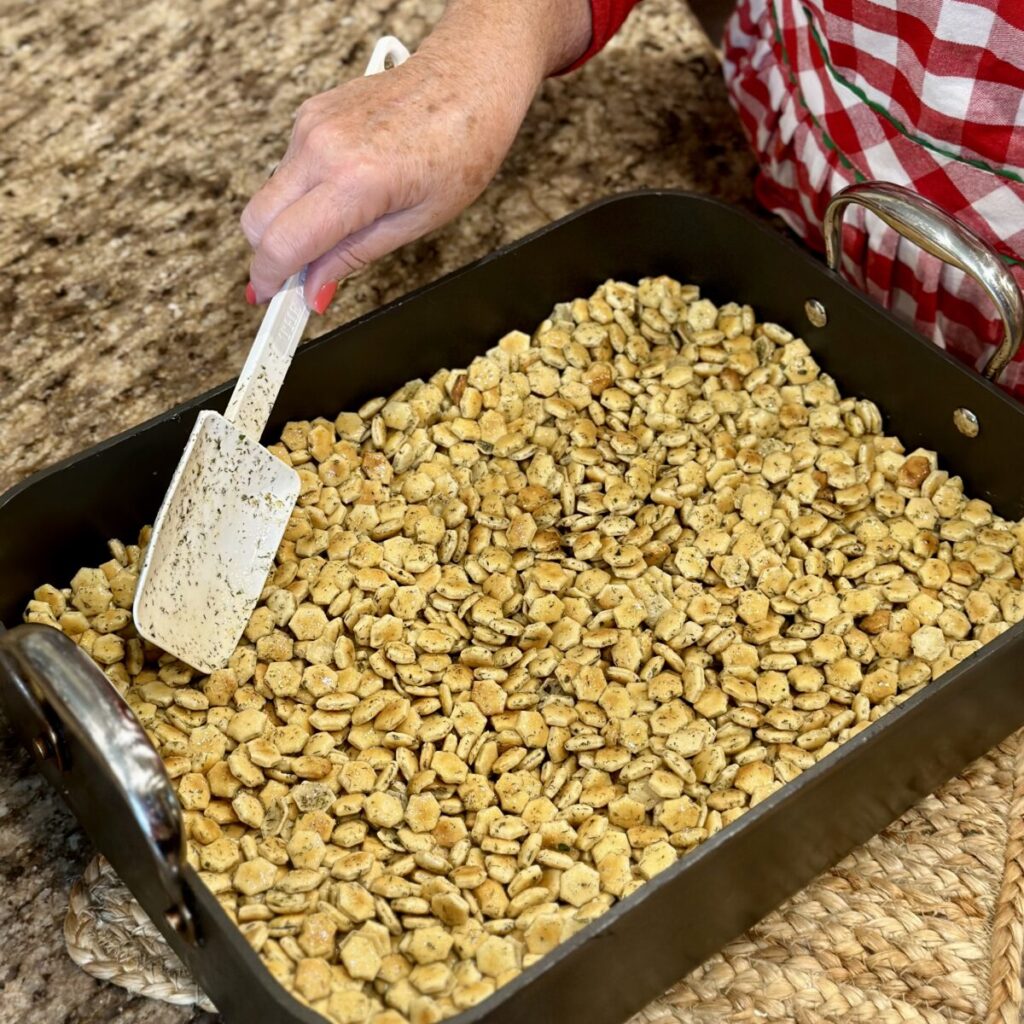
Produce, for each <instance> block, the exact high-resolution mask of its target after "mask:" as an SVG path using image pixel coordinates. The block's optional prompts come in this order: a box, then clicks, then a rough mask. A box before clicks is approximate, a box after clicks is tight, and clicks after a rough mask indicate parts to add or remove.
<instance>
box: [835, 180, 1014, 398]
mask: <svg viewBox="0 0 1024 1024" xmlns="http://www.w3.org/2000/svg"><path fill="white" fill-rule="evenodd" d="M851 204H856V205H859V206H863V207H865V209H868V210H870V211H871V212H872V213H873V214H875V216H876V217H879V218H881V219H882V220H883V221H885V223H886V224H888V225H889V227H891V228H893V230H895V231H897V232H899V234H901V235H902V236H903V237H904V238H906V239H908V240H909V241H911V242H914V243H915V244H916V245H919V246H920V247H921V248H922V249H924V250H925V252H929V253H931V254H932V255H933V256H937V257H938V258H939V259H940V260H942V261H943V262H944V263H949V264H950V265H951V266H954V267H958V268H959V269H960V270H962V271H963V272H964V273H965V274H969V275H970V276H971V277H973V278H974V280H975V281H977V282H978V284H980V285H981V287H982V288H984V289H985V291H986V292H987V293H988V295H989V297H990V298H991V299H992V301H993V302H994V303H995V307H996V309H997V310H998V311H999V316H1000V317H1001V318H1002V321H1003V328H1004V333H1003V341H1002V344H1001V345H1000V346H999V348H997V349H996V351H995V352H994V353H993V355H992V356H991V358H990V359H989V361H988V362H987V363H986V364H985V369H984V370H983V371H982V372H983V374H984V375H985V377H987V378H988V379H989V380H993V381H994V380H997V379H998V377H999V375H1000V374H1001V373H1002V372H1003V369H1004V367H1005V366H1006V364H1007V363H1008V362H1009V361H1010V360H1011V359H1012V358H1013V357H1014V355H1015V354H1016V352H1017V349H1018V348H1019V347H1020V343H1021V337H1022V335H1024V298H1022V297H1021V293H1020V289H1019V288H1018V287H1017V282H1016V281H1015V280H1014V279H1013V275H1012V274H1011V273H1010V271H1009V270H1008V269H1007V267H1006V265H1005V264H1004V263H1003V261H1002V260H1001V259H1000V258H999V254H998V253H997V252H996V251H995V249H993V248H992V246H990V245H989V244H988V243H987V242H985V241H984V240H983V239H981V238H979V237H978V235H976V234H975V233H974V232H973V231H971V230H969V229H968V228H966V227H964V225H963V224H961V223H959V222H958V221H957V220H956V219H954V218H953V217H951V216H950V215H949V214H948V213H946V211H945V210H942V209H940V208H939V207H938V206H936V205H935V204H934V203H933V202H930V201H929V200H927V199H924V198H922V197H921V196H919V195H917V194H916V193H914V192H911V191H910V189H908V188H904V187H903V186H902V185H894V184H892V183H891V182H887V181H867V182H863V183H861V184H857V185H847V187H846V188H844V189H840V191H838V192H837V193H836V194H835V195H834V196H833V197H832V200H831V201H830V202H829V204H828V209H826V211H825V221H824V224H823V227H822V231H823V233H824V235H825V256H826V259H827V260H828V265H829V268H830V269H831V270H834V271H835V272H836V273H838V272H839V263H840V259H841V256H842V251H843V245H842V242H843V212H844V210H845V209H846V207H847V206H849V205H851Z"/></svg>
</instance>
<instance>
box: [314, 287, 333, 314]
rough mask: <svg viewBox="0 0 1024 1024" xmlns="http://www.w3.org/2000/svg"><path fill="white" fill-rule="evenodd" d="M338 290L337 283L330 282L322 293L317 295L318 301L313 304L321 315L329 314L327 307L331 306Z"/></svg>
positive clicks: (319, 292) (323, 288)
mask: <svg viewBox="0 0 1024 1024" xmlns="http://www.w3.org/2000/svg"><path fill="white" fill-rule="evenodd" d="M337 290H338V282H337V281H329V282H328V283H327V284H325V285H324V286H323V287H322V288H321V289H320V291H318V292H317V293H316V299H315V300H314V302H313V308H314V309H315V310H316V311H317V312H318V313H320V314H323V313H326V312H327V307H328V306H329V305H330V304H331V300H332V299H333V298H334V293H335V292H336V291H337Z"/></svg>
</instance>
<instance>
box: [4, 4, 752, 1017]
mask: <svg viewBox="0 0 1024 1024" xmlns="http://www.w3.org/2000/svg"><path fill="white" fill-rule="evenodd" d="M442 6H443V4H442V3H441V2H440V0H397V2H396V0H349V2H345V3H337V2H331V0H307V2H305V3H301V4H300V3H298V2H294V0H248V2H246V0H242V2H239V0H202V2H199V3H195V2H193V3H166V2H159V3H157V2H152V0H149V2H139V0H133V2H130V3H129V2H126V0H109V2H104V3H102V4H100V3H85V4H82V3H77V2H72V0H50V2H48V3H46V4H35V3H28V2H25V0H0V65H2V66H3V68H4V75H3V77H4V104H3V109H2V110H0V137H2V138H3V140H4V145H3V146H2V147H0V178H2V183H0V193H2V196H3V199H2V208H3V216H2V217H0V324H2V325H3V328H2V330H3V336H4V340H3V343H2V344H0V490H3V489H5V488H6V487H7V486H10V485H12V484H14V483H16V482H17V481H18V480H20V479H22V478H23V477H25V476H26V475H27V474H29V473H31V472H33V471H35V470H37V469H40V468H42V467H44V466H46V465H49V464H50V463H52V462H54V461H56V460H57V459H61V458H64V457H66V456H68V455H71V454H73V453H74V452H77V451H79V450H81V449H82V448H85V447H87V446H88V445H91V444H93V443H95V442H97V441H99V440H101V439H103V438H106V437H109V436H110V435H112V434H115V433H117V432H119V431H122V430H124V429H126V428H128V427H130V426H132V425H133V424H136V423H139V422H141V421H143V420H145V419H147V418H149V417H151V416H153V415H155V414H157V413H159V412H161V411H163V410H165V409H167V408H168V407H170V406H172V405H174V404H176V403H178V402H181V401H183V400H184V399H187V398H190V397H191V396H193V395H195V394H198V393H199V392H201V391H204V390H206V389H208V388H209V387H210V386H212V385H214V384H216V383H219V382H220V381H222V380H225V379H227V378H229V377H231V376H234V374H235V373H236V372H237V370H238V368H239V367H240V366H241V362H242V359H243V356H244V354H245V351H246V349H247V348H248V345H249V344H250V342H251V340H252V338H253V335H254V332H255V330H256V327H257V324H258V322H259V316H260V314H259V312H258V311H256V310H253V309H251V308H250V307H248V306H247V305H246V304H245V302H244V299H243V288H244V286H245V282H246V280H247V273H246V268H247V263H248V248H247V245H246V243H245V240H244V238H243V237H242V235H241V232H240V231H239V230H238V227H237V222H238V216H239V214H240V213H241V210H242V208H243V206H244V205H245V202H246V199H247V198H248V196H249V195H250V194H251V193H252V192H253V191H254V190H255V189H256V188H257V187H258V186H259V184H260V183H261V182H262V181H263V180H264V179H265V177H266V176H267V174H268V173H269V171H270V168H271V167H272V166H273V165H274V164H275V163H276V161H277V159H278V158H279V156H280V154H281V153H282V152H283V149H284V145H285V142H286V140H287V137H288V132H289V130H290V125H291V118H292V115H293V113H294V111H295V109H296V108H297V106H298V104H299V103H300V102H301V101H302V99H304V98H305V97H306V96H308V95H310V94H313V93H316V92H319V91H322V90H323V89H325V88H328V87H329V86H331V85H332V84H335V83H337V82H338V81H339V80H341V79H342V78H344V77H347V76H351V75H353V74H357V73H360V72H361V70H362V67H363V65H364V63H365V60H366V57H367V55H368V53H369V49H370V47H371V46H372V44H373V41H374V40H375V39H376V37H377V36H378V35H380V34H382V33H385V32H393V33H395V34H397V35H399V36H400V37H401V38H402V39H403V40H404V41H405V42H406V43H407V44H409V45H410V46H414V45H415V43H416V42H417V40H419V39H420V38H421V37H422V36H423V35H424V33H425V32H426V31H427V29H428V27H429V25H430V24H431V23H432V22H433V21H434V20H435V19H436V17H437V16H438V14H439V12H440V10H441V8H442ZM752 170H753V168H752V163H751V160H750V157H749V155H748V153H747V151H746V148H745V145H744V142H743V139H742V137H741V135H740V132H739V129H738V126H737V122H736V119H735V117H734V115H733V114H732V112H731V110H730V109H729V107H728V104H727V102H726V96H725V89H724V86H723V84H722V80H721V75H720V72H719V68H718V64H717V61H716V59H715V56H714V52H713V49H712V47H711V45H710V44H709V42H708V40H707V38H706V37H705V36H704V35H703V33H702V32H701V30H700V29H699V27H698V26H697V25H696V23H695V22H694V21H693V19H692V17H691V15H690V13H689V11H688V9H687V7H686V6H685V4H684V3H682V2H681V0H647V2H646V3H645V4H643V5H642V7H641V8H640V9H639V10H638V11H637V12H636V13H635V14H634V16H633V18H632V19H631V21H630V23H629V25H628V27H627V30H626V31H625V32H624V33H623V34H622V35H621V37H620V38H619V40H617V42H616V43H615V44H614V45H613V47H612V48H611V49H609V50H608V51H607V52H606V53H605V54H604V55H603V56H602V57H600V58H599V59H598V60H596V61H594V62H593V63H592V64H591V65H590V66H588V67H587V68H585V69H583V70H582V71H581V72H579V73H577V74H574V75H571V76H568V77H566V78H563V79H559V80H556V81H552V82H549V83H547V84H546V85H545V86H544V88H543V90H542V93H541V95H540V96H539V97H538V99H537V102H536V103H535V105H534V107H533V110H532V113H531V114H530V117H529V120H528V121H527V124H526V126H525V128H524V130H523V133H522V135H521V137H520V139H519V141H518V143H517V144H516V147H515V149H514V150H513V152H512V154H511V155H510V157H509V159H508V161H507V162H506V164H505V166H504V168H503V170H502V172H501V174H500V176H499V177H498V179H497V180H496V181H495V182H494V184H493V185H492V186H491V187H490V188H489V189H488V191H487V192H486V193H485V194H484V195H483V196H482V197H481V199H480V200H479V201H478V202H477V203H476V204H475V205H474V206H473V207H472V208H471V209H470V210H468V211H467V212H466V213H465V214H464V215H463V216H462V217H460V218H459V219H458V220H457V221H456V222H455V223H453V224H452V225H450V226H449V227H447V228H445V229H444V230H442V231H439V232H437V233H435V234H434V235H432V236H430V237H428V238H426V239H424V240H423V241H421V242H419V243H416V244H414V245H411V246H409V247H407V248H406V249H405V250H404V251H402V252H400V253H398V254H396V255H394V256H392V257H391V258H389V259H386V260H383V261H382V262H381V263H379V264H378V265H376V266H374V267H372V268H370V269H369V270H368V271H367V272H365V273H363V274H361V275H360V276H359V277H358V278H356V279H353V280H352V281H350V282H348V283H347V284H346V285H344V286H343V288H342V290H341V292H340V295H339V298H338V299H337V300H336V301H335V304H334V307H333V308H332V309H331V311H330V313H329V315H328V316H327V317H325V318H323V319H321V320H319V321H317V322H316V323H314V324H311V327H310V332H311V333H322V332H323V331H325V330H327V329H328V328H330V327H333V326H335V325H336V324H339V323H342V322H344V321H346V320H348V319H350V318H352V317H353V316H355V315H357V314H360V313H363V312H366V311H367V310H370V309H372V308H374V307H375V306H377V305H379V304H380V303H382V302H386V301H388V300H390V299H393V298H395V297H396V296H398V295H401V294H402V293H404V292H406V291H409V290H410V289H412V288H415V287H417V286H419V285H421V284H424V283H425V282H427V281H429V280H432V279H434V278H436V277H438V276H440V275H441V274H443V273H445V272H447V271H449V270H452V269H454V268H456V267H458V266H460V265H462V264H464V263H466V262H468V261H470V260H472V259H475V258H477V257H479V256H482V255H484V254H485V253H487V252H489V251H490V250H492V249H494V248H495V247H497V246H499V245H502V244H503V243H505V242H508V241H511V240H513V239H515V238H517V237H519V236H521V235H524V234H526V233H528V232H530V231H532V230H534V229H536V228H538V227H540V226H542V225H544V224H545V223H547V222H549V221H550V220H552V219H554V218H557V217H559V216H561V215H562V214H564V213H566V212H568V211H570V210H572V209H575V208H577V207H579V206H581V205H583V204H585V203H587V202H590V201H591V200H593V199H596V198H599V197H601V196H605V195H608V194H610V193H613V192H616V191H623V190H627V189H633V188H642V187H650V186H674V187H682V188H689V189H693V190H695V191H699V192H704V193H708V194H712V195H716V196H719V197H722V198H724V199H727V200H730V201H734V202H739V203H742V204H744V205H748V206H749V205H750V204H751V199H750V195H751V175H752ZM509 326H510V327H511V326H513V325H509ZM0 543H3V540H2V538H0ZM40 543H45V538H40ZM88 854H89V844H88V841H87V840H86V839H85V838H84V837H83V836H82V834H81V833H80V832H79V831H78V830H77V829H76V828H75V827H74V826H73V823H72V821H71V819H70V817H69V815H68V814H67V813H66V812H65V811H64V810H63V808H62V807H61V805H60V804H59V803H58V802H57V800H56V799H55V798H54V797H53V796H52V795H51V794H50V793H49V791H48V790H47V788H46V787H45V785H44V784H43V783H42V781H41V779H39V778H38V777H36V776H35V775H33V774H31V773H30V771H29V766H28V762H27V759H26V758H25V757H24V756H23V755H22V754H21V752H20V749H18V748H16V747H15V745H14V742H13V740H12V739H11V738H10V736H9V735H8V734H7V731H6V727H5V726H3V725H2V724H0V936H3V939H4V941H3V942H2V944H0V1024H14V1022H18V1024H35V1022H56V1021H60V1022H64V1024H84V1022H93V1021H95V1022H110V1021H117V1022H119V1024H172V1022H174V1024H180V1022H184V1021H199V1020H204V1019H209V1018H208V1017H206V1016H205V1015H203V1014H199V1013H190V1012H186V1011H183V1010H181V1009H175V1008H173V1007H170V1006H165V1005H163V1004H159V1003H155V1002H149V1001H147V1000H143V999H133V998H131V997H129V996H128V995H127V994H125V993H123V992H121V990H119V989H117V988H114V987H112V986H110V985H102V984H99V983H97V982H94V981H92V980H91V979H90V978H88V977H87V976H86V975H84V974H83V973H82V972H80V971H79V970H78V968H77V967H75V966H74V965H73V964H72V963H71V961H70V960H69V959H68V958H67V955H66V954H65V951H64V946H63V940H62V936H61V925H62V921H63V917H64V912H65V908H66V902H67V892H68V889H69V887H70V885H71V883H72V881H73V880H74V878H75V877H76V876H77V875H78V873H80V871H81V870H82V868H83V866H84V864H85V862H86V860H87V857H88Z"/></svg>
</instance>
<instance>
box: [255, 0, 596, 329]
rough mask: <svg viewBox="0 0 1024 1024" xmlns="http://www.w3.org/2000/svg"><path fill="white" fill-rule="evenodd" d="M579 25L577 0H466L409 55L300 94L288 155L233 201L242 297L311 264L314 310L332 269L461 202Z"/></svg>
mask: <svg viewBox="0 0 1024 1024" xmlns="http://www.w3.org/2000/svg"><path fill="white" fill-rule="evenodd" d="M537 7H540V8H543V9H544V10H549V9H550V12H551V13H552V17H554V16H556V15H557V18H558V20H559V26H558V27H560V28H561V30H562V31H563V35H566V36H568V43H566V42H564V41H562V42H560V43H559V45H558V46H557V47H556V46H553V45H552V44H551V43H550V42H549V41H548V40H546V39H545V38H544V36H543V31H544V30H546V31H551V30H552V27H551V26H550V25H548V26H546V27H545V24H544V23H543V22H542V19H539V18H538V16H537V12H536V11H532V12H531V11H530V10H529V9H530V8H537ZM485 8H486V11H485ZM570 11H572V12H574V17H575V20H576V22H577V24H576V25H575V27H574V31H568V32H567V31H565V25H564V24H562V22H564V21H565V20H566V17H567V14H568V13H569V12H570ZM584 11H585V13H586V20H585V22H584V23H583V25H582V26H581V25H580V24H578V22H579V20H580V16H581V13H583V12H584ZM531 13H532V15H533V24H531V25H529V26H528V27H529V31H527V23H528V21H529V16H530V15H531ZM587 32H589V4H587V3H586V0H572V2H570V3H566V0H461V2H453V3H452V4H451V5H450V8H449V11H448V13H447V14H446V16H445V19H444V20H443V21H442V23H441V24H440V25H439V26H438V28H437V29H436V30H435V32H434V33H433V34H432V35H431V36H430V37H429V38H428V39H427V40H425V41H424V43H423V45H422V46H421V47H420V50H419V52H418V53H416V54H415V55H414V56H413V57H411V58H410V59H409V60H408V61H406V63H404V64H402V65H401V66H399V67H397V68H393V69H392V70H390V71H386V72H383V73H381V74H378V75H374V76H371V77H369V78H359V79H356V80H354V81H351V82H347V83H345V84H344V85H341V86H339V87H337V88H335V89H331V90H330V91H329V92H325V93H322V94H321V95H319V96H314V97H313V98H312V99H309V100H307V101H306V102H305V103H303V104H302V106H301V107H300V109H299V113H298V116H297V117H296V120H295V125H294V128H293V131H292V138H291V142H290V144H289V146H288V150H287V152H286V153H285V156H284V159H283V160H282V161H281V163H280V165H279V166H278V169H277V171H276V173H275V174H274V176H273V177H272V178H270V180H269V181H268V182H267V183H266V184H265V185H264V186H263V188H261V189H260V190H259V192H257V193H256V195H254V196H253V198H252V199H251V200H250V202H249V204H248V206H246V208H245V211H244V212H243V214H242V230H243V231H244V232H245V235H246V237H247V238H248V240H249V243H250V244H251V245H252V247H253V249H254V253H253V257H252V263H251V266H250V272H249V273H250V287H249V289H248V290H247V294H248V296H249V300H250V301H254V302H265V301H267V300H269V299H270V298H271V296H272V295H273V294H274V293H275V292H276V291H277V290H278V289H279V288H280V287H281V285H282V284H283V283H284V281H285V279H286V278H287V277H288V276H290V275H291V274H293V273H295V272H296V271H297V270H299V269H300V268H301V267H303V266H307V265H308V267H309V269H308V273H307V277H306V301H307V302H308V303H309V305H310V306H311V307H312V308H313V309H315V310H316V311H317V312H320V313H322V312H323V311H324V310H325V309H326V308H327V305H328V304H329V303H330V301H331V299H332V298H333V296H334V290H335V288H336V285H337V281H338V280H339V279H340V278H343V277H345V276H347V275H348V274H351V273H354V272H355V271H357V270H359V269H361V268H362V267H365V266H366V265H367V264H368V263H370V262H372V261H373V260H375V259H378V258H379V257H381V256H383V255H385V254H386V253H389V252H391V251H392V250H394V249H396V248H398V247H399V246H401V245H403V244H404V243H406V242H408V241H411V240H413V239H415V238H419V237H420V236H421V235H424V234H426V233H427V232H428V231H431V230H433V229H434V228H436V227H439V226H440V225H442V224H444V223H446V222H447V221H449V220H450V219H451V218H452V217H454V216H456V215H457V214H458V213H460V212H461V211H462V210H463V209H465V207H466V206H468V205H469V204H470V203H471V202H472V201H473V200H474V199H476V197H477V196H478V195H480V193H481V192H482V191H483V190H484V188H485V187H486V186H487V184H488V182H489V181H490V180H491V178H492V177H493V176H494V173H495V172H496V171H497V169H498V167H499V165H500V164H501V161H502V160H503V159H504V157H505V154H506V153H507V152H508V149H509V147H510V146H511V145H512V142H513V140H514V138H515V135H516V132H517V131H518V130H519V126H520V124H521V123H522V119H523V117H524V116H525V114H526V110H527V108H528V106H529V104H530V101H531V100H532V98H533V94H534V92H535V91H536V89H537V86H538V85H539V83H540V81H541V80H542V79H543V78H544V76H545V75H546V74H548V73H549V72H550V71H552V70H556V69H557V68H558V67H560V66H564V65H565V64H567V63H569V62H570V61H571V59H572V54H571V53H570V55H569V56H568V58H567V59H565V58H564V56H563V53H564V51H565V48H566V46H567V45H568V46H569V47H570V48H575V49H576V52H582V50H583V49H584V48H585V45H586V38H587V36H586V33H587ZM581 34H582V40H583V41H582V43H581V42H580V37H581ZM509 40H514V41H515V43H514V45H507V44H508V42H509ZM558 60H562V64H558V63H557V61H558ZM553 62H554V63H553ZM552 63H553V66H552Z"/></svg>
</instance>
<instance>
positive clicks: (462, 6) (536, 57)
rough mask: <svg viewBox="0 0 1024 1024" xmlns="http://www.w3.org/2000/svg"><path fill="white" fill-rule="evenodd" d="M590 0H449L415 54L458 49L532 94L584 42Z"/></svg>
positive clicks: (485, 69) (475, 63) (567, 62)
mask: <svg viewBox="0 0 1024 1024" xmlns="http://www.w3.org/2000/svg"><path fill="white" fill-rule="evenodd" d="M590 30H591V26H590V0H449V3H448V6H447V8H446V10H445V13H444V15H443V17H442V18H441V20H440V22H438V24H437V27H436V28H435V29H434V31H433V32H432V33H431V34H430V36H429V37H428V38H427V39H425V40H424V41H423V43H422V44H421V45H420V47H419V50H418V51H417V52H418V54H421V55H425V56H428V57H429V56H431V55H434V54H443V55H444V56H445V58H446V59H447V58H448V57H449V56H450V55H451V54H452V53H454V52H458V53H461V54H462V56H463V59H464V60H465V61H466V63H467V64H469V65H470V66H472V67H474V68H479V69H480V70H481V73H482V74H485V75H487V76H489V81H490V82H491V83H492V84H493V82H494V78H495V77H499V78H501V77H504V78H507V79H508V80H509V82H510V83H514V84H515V85H517V86H522V85H529V87H530V88H529V91H530V92H531V93H532V91H533V90H535V89H536V87H537V86H539V85H540V83H541V82H542V81H543V80H544V79H545V78H547V77H548V76H549V75H552V74H554V73H555V72H557V71H561V70H562V69H564V68H566V67H568V66H569V65H570V64H572V63H573V61H575V60H576V58H577V57H579V56H580V55H581V54H582V53H583V52H584V51H585V50H586V49H587V45H588V43H589V42H590Z"/></svg>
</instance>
